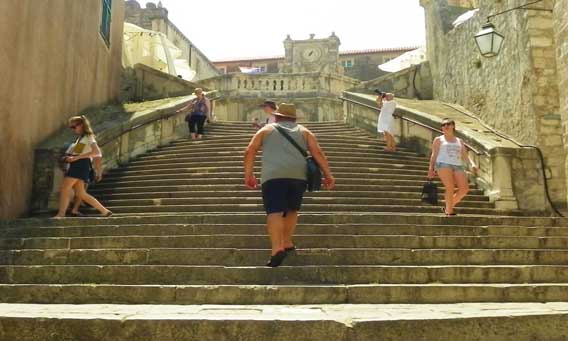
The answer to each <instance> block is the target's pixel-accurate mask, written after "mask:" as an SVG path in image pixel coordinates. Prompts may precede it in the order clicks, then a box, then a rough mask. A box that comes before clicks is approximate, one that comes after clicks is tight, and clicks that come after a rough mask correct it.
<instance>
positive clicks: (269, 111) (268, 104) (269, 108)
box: [261, 101, 278, 124]
mask: <svg viewBox="0 0 568 341" xmlns="http://www.w3.org/2000/svg"><path fill="white" fill-rule="evenodd" d="M261 107H262V109H263V110H264V113H265V114H266V115H267V118H266V124H272V123H275V122H276V116H274V113H275V112H276V111H277V110H278V106H277V105H276V103H275V102H273V101H264V103H263V104H262V106H261Z"/></svg>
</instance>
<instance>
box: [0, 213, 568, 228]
mask: <svg viewBox="0 0 568 341" xmlns="http://www.w3.org/2000/svg"><path fill="white" fill-rule="evenodd" d="M265 221H266V214H265V213H261V212H247V213H235V212H231V213H227V212H215V213H204V212H199V213H182V214H136V215H124V216H120V215H117V216H113V217H109V218H100V217H90V218H66V219H46V218H32V219H18V220H4V221H0V230H3V229H22V228H29V227H65V226H78V225H84V226H103V225H124V224H126V225H138V224H143V225H147V224H160V225H163V224H187V225H193V224H258V225H260V224H264V223H265ZM301 222H302V224H307V225H310V224H327V225H342V224H402V225H443V226H456V225H465V226H482V227H483V226H489V225H491V226H517V227H535V226H537V227H538V226H546V227H550V228H553V227H566V226H568V219H566V218H552V217H535V216H532V217H523V216H505V215H498V216H489V215H458V216H456V217H446V216H444V215H442V214H430V213H409V212H405V213H396V212H365V213H357V212H351V213H350V214H336V213H331V214H330V213H310V212H303V213H302V216H301Z"/></svg>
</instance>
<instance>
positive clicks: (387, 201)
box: [104, 194, 495, 208]
mask: <svg viewBox="0 0 568 341" xmlns="http://www.w3.org/2000/svg"><path fill="white" fill-rule="evenodd" d="M233 195H234V194H233ZM104 203H105V205H108V206H112V207H119V206H178V205H182V206H186V205H213V204H219V205H249V204H253V205H262V204H263V202H262V198H261V197H260V196H259V197H252V198H243V197H235V196H231V195H229V196H226V197H201V196H196V195H191V197H188V198H166V199H151V198H149V199H125V200H114V199H110V200H105V201H104ZM304 204H305V205H311V204H314V205H324V204H327V205H397V206H404V205H407V206H422V205H423V203H422V201H421V200H420V198H419V197H418V196H415V198H414V199H398V198H384V199H381V198H365V197H361V198H336V197H335V198H305V200H304ZM440 205H443V201H441V202H440ZM460 207H469V208H494V207H495V206H494V205H493V204H492V203H490V202H479V201H467V200H465V201H463V202H462V203H460Z"/></svg>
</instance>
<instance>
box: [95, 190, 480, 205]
mask: <svg viewBox="0 0 568 341" xmlns="http://www.w3.org/2000/svg"><path fill="white" fill-rule="evenodd" d="M231 196H238V197H239V198H243V199H244V200H246V198H261V197H262V194H261V193H260V192H258V191H250V190H244V189H242V190H240V191H238V190H237V191H223V190H218V191H207V192H197V191H186V192H183V191H178V192H137V193H122V194H121V193H115V194H112V193H109V194H106V195H105V196H104V197H105V199H106V200H128V199H166V198H223V197H231ZM304 197H305V198H306V199H308V198H326V199H327V198H331V199H334V198H337V199H340V198H381V199H385V198H399V199H414V198H416V197H417V194H416V193H414V192H368V191H361V192H356V191H333V192H307V193H306V194H305V195H304ZM442 199H443V198H442ZM465 200H466V201H467V202H472V201H475V202H481V203H483V202H489V197H487V196H484V195H472V194H469V195H468V196H467V197H466V198H465Z"/></svg>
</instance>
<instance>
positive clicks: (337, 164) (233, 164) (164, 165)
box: [118, 160, 428, 174]
mask: <svg viewBox="0 0 568 341" xmlns="http://www.w3.org/2000/svg"><path fill="white" fill-rule="evenodd" d="M138 162H139V163H138V164H131V165H129V166H128V167H126V168H122V169H126V170H129V171H148V170H150V171H159V170H167V169H172V168H177V169H179V170H180V171H182V170H192V171H203V172H206V171H208V170H216V169H221V170H222V169H236V168H240V169H241V172H240V173H241V174H242V172H243V171H242V169H243V162H242V161H241V162H239V161H230V162H213V161H211V162H199V163H195V162H191V161H180V162H173V163H169V162H164V161H159V160H156V161H152V162H150V163H148V162H147V161H146V162H140V161H138ZM261 165H262V164H261V162H260V160H259V161H258V162H256V163H255V167H256V168H257V169H260V167H261ZM389 165H390V169H396V170H401V171H420V172H424V171H426V170H428V164H422V163H417V164H408V163H406V162H395V161H394V160H390V161H381V162H379V161H367V162H364V163H358V162H341V161H333V163H331V164H330V166H331V169H332V171H333V170H334V169H336V168H351V169H352V170H353V171H356V170H357V169H359V168H376V169H380V168H387V167H389ZM122 169H121V170H122ZM118 172H120V170H118Z"/></svg>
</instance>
